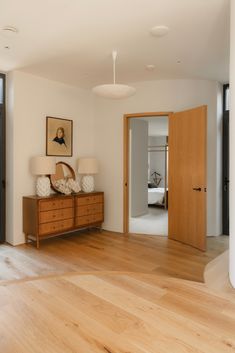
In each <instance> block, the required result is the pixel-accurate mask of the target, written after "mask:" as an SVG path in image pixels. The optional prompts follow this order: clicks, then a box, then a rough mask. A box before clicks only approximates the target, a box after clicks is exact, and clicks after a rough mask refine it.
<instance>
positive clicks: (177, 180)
mask: <svg viewBox="0 0 235 353" xmlns="http://www.w3.org/2000/svg"><path fill="white" fill-rule="evenodd" d="M162 116H166V117H168V122H169V138H168V144H169V177H168V185H167V186H168V190H167V191H168V197H167V199H168V201H167V204H168V237H169V239H172V240H176V241H179V242H182V243H184V244H187V245H190V246H192V247H195V248H197V249H199V250H202V251H205V250H206V229H207V218H206V208H207V197H206V192H207V184H206V181H207V173H206V172H207V160H206V156H207V137H206V136H207V106H200V107H196V108H192V109H189V110H185V111H180V112H176V113H169V112H163V113H137V114H126V115H124V158H123V161H124V168H123V169H124V183H123V201H124V205H123V210H124V214H123V231H124V233H129V231H130V226H129V219H130V206H131V203H130V197H129V190H130V185H131V182H132V177H133V176H132V175H131V171H130V153H129V152H130V140H131V137H130V133H129V130H130V123H131V120H132V119H133V118H136V119H142V120H143V118H154V117H155V118H156V117H162ZM138 125H139V124H138ZM145 136H146V135H145ZM141 140H142V137H141V136H140V137H139V143H137V144H136V145H135V146H133V147H132V148H136V149H137V151H138V148H139V144H140V141H141ZM141 151H143V149H141V150H139V154H138V153H137V156H138V158H139V159H140V152H141ZM141 153H142V152H141ZM136 158H137V157H136ZM141 158H142V157H141ZM147 168H148V167H147V166H146V158H145V166H144V167H141V169H140V170H139V172H138V173H137V174H135V176H136V178H137V177H138V178H139V174H141V175H145V177H143V176H142V179H141V178H139V185H141V183H142V185H143V183H145V181H146V173H147ZM143 171H144V173H142V172H143ZM135 176H134V177H135ZM137 185H138V184H137ZM141 190H143V188H141ZM142 197H145V198H146V200H147V194H146V193H145V195H144V194H142ZM131 202H132V201H131ZM145 204H147V201H146V202H145ZM137 211H138V212H142V210H141V209H138V210H137ZM144 233H145V232H143V234H144Z"/></svg>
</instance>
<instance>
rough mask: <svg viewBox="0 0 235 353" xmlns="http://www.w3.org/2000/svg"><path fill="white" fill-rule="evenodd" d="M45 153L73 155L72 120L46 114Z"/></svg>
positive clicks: (48, 154) (62, 155)
mask: <svg viewBox="0 0 235 353" xmlns="http://www.w3.org/2000/svg"><path fill="white" fill-rule="evenodd" d="M46 155H47V156H61V157H71V156H72V155H73V120H68V119H60V118H53V117H50V116H47V118H46Z"/></svg>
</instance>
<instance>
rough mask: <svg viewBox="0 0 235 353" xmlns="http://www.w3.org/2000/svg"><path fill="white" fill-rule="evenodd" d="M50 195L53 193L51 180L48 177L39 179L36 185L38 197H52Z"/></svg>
mask: <svg viewBox="0 0 235 353" xmlns="http://www.w3.org/2000/svg"><path fill="white" fill-rule="evenodd" d="M50 193H51V183H50V179H49V178H48V177H46V176H40V177H38V178H37V183H36V194H37V196H41V197H46V196H50Z"/></svg>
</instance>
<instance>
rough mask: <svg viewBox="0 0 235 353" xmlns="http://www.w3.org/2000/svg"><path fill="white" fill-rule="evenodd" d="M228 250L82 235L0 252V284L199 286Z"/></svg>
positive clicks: (215, 240)
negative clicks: (181, 282)
mask: <svg viewBox="0 0 235 353" xmlns="http://www.w3.org/2000/svg"><path fill="white" fill-rule="evenodd" d="M227 248H228V237H226V236H222V237H210V238H208V250H207V252H201V251H199V250H197V249H194V248H191V247H189V246H186V245H183V244H180V243H178V242H175V241H172V240H168V238H166V237H160V236H150V235H130V236H127V235H123V234H119V233H112V232H106V231H105V232H103V233H99V232H81V233H78V234H74V235H70V236H63V237H60V238H54V239H48V240H45V241H43V242H42V243H41V248H40V250H37V249H36V248H35V247H34V246H33V245H30V244H29V245H21V246H17V247H12V246H9V245H1V246H0V268H1V271H0V281H5V280H6V281H9V280H14V279H24V278H28V277H37V276H49V275H54V274H64V273H67V272H74V271H77V272H89V271H127V272H141V273H146V272H147V273H149V272H152V273H155V274H164V275H166V274H167V275H170V276H173V277H179V278H183V279H190V280H195V281H199V282H202V281H203V273H204V268H205V266H206V264H207V263H209V262H210V261H211V260H213V259H214V258H216V257H217V256H218V255H220V254H221V253H223V252H224V251H225V250H226V249H227Z"/></svg>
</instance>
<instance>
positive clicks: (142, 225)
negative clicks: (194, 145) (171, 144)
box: [129, 115, 168, 236]
mask: <svg viewBox="0 0 235 353" xmlns="http://www.w3.org/2000/svg"><path fill="white" fill-rule="evenodd" d="M129 182H130V187H129V200H130V202H129V231H130V233H140V234H151V235H162V236H167V235H168V116H167V115H166V116H156V117H155V116H149V117H138V118H131V119H130V124H129Z"/></svg>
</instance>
